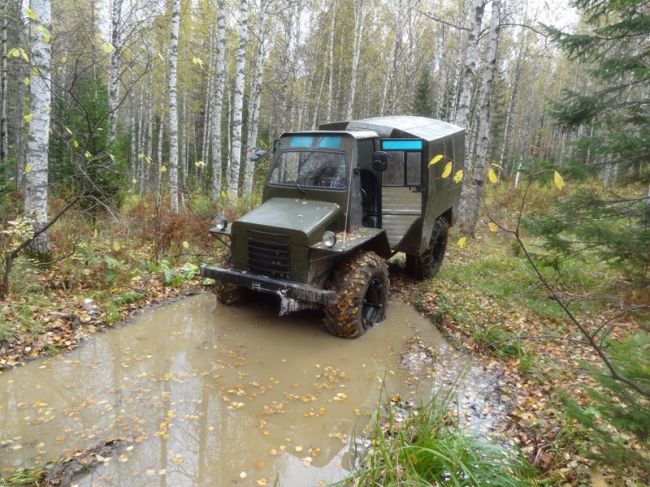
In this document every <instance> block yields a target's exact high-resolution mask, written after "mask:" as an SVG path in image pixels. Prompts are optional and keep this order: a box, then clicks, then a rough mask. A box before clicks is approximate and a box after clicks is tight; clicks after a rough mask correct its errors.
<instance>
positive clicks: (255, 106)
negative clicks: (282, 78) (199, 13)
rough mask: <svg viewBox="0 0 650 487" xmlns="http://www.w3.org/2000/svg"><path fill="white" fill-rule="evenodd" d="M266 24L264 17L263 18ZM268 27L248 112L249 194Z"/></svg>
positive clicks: (246, 189)
mask: <svg viewBox="0 0 650 487" xmlns="http://www.w3.org/2000/svg"><path fill="white" fill-rule="evenodd" d="M262 22H263V24H265V21H264V19H263V20H262ZM265 37H266V27H265V25H263V27H262V35H261V36H260V49H259V53H258V55H257V60H256V62H255V74H254V77H253V83H252V87H251V95H250V98H251V103H250V109H249V112H248V137H247V141H248V151H247V153H248V155H247V157H246V172H245V177H244V195H245V196H249V195H251V194H252V192H253V175H254V173H255V163H254V162H253V161H251V160H250V157H251V156H252V155H253V154H254V153H255V149H256V147H257V133H258V130H259V118H260V101H261V94H262V80H263V77H264V61H265V60H266V54H267V47H266V39H265Z"/></svg>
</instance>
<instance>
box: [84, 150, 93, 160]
mask: <svg viewBox="0 0 650 487" xmlns="http://www.w3.org/2000/svg"><path fill="white" fill-rule="evenodd" d="M92 156H93V155H92V154H91V153H90V152H88V151H86V152H84V157H85V158H86V159H90V158H91V157H92Z"/></svg>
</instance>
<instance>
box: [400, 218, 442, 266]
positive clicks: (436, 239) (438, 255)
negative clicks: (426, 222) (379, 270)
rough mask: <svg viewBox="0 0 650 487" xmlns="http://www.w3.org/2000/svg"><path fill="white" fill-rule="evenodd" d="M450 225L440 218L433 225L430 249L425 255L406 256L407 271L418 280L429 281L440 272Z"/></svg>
mask: <svg viewBox="0 0 650 487" xmlns="http://www.w3.org/2000/svg"><path fill="white" fill-rule="evenodd" d="M448 234H449V223H448V222H447V220H446V219H445V218H438V219H437V220H436V221H435V222H434V224H433V231H432V232H431V239H430V240H429V247H428V248H427V250H425V251H424V253H423V254H421V255H419V254H406V270H407V272H408V274H409V275H411V276H412V277H415V278H416V279H428V278H430V277H433V276H435V275H436V274H437V273H438V271H439V270H440V266H441V265H442V260H443V259H444V258H445V252H446V251H447V237H448Z"/></svg>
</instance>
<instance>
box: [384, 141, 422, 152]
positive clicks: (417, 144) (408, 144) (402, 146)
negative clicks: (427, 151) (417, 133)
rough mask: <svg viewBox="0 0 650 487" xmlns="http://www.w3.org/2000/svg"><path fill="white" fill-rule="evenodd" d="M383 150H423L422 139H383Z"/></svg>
mask: <svg viewBox="0 0 650 487" xmlns="http://www.w3.org/2000/svg"><path fill="white" fill-rule="evenodd" d="M381 150H385V151H389V150H415V151H421V150H422V141H421V140H409V139H385V140H382V141H381Z"/></svg>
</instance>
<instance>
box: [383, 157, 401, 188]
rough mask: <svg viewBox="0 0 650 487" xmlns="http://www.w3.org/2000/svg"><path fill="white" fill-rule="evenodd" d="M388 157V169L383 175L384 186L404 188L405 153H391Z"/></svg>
mask: <svg viewBox="0 0 650 487" xmlns="http://www.w3.org/2000/svg"><path fill="white" fill-rule="evenodd" d="M386 154H387V156H388V167H387V168H386V171H385V172H384V174H383V175H382V178H381V180H382V183H383V185H384V186H404V152H401V151H390V152H387V153H386Z"/></svg>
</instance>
